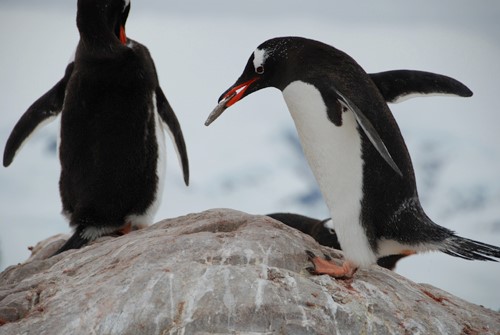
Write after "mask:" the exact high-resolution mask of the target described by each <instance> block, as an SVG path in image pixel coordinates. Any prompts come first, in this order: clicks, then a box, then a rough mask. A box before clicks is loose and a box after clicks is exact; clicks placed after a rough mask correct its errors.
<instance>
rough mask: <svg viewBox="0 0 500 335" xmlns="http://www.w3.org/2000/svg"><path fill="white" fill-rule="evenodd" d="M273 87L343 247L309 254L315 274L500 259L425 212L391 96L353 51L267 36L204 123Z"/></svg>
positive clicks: (341, 274)
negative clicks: (334, 259)
mask: <svg viewBox="0 0 500 335" xmlns="http://www.w3.org/2000/svg"><path fill="white" fill-rule="evenodd" d="M266 87H275V88H277V89H279V90H281V91H282V93H283V97H284V99H285V102H286V104H287V106H288V109H289V111H290V113H291V115H292V118H293V120H294V122H295V126H296V128H297V131H298V135H299V138H300V141H301V144H302V147H303V150H304V153H305V156H306V158H307V160H308V162H309V165H310V167H311V169H312V171H313V173H314V175H315V177H316V180H317V182H318V184H319V186H320V189H321V191H322V194H323V197H324V199H325V202H326V204H327V205H328V207H329V210H330V213H331V215H332V220H333V226H334V228H335V231H336V233H337V236H338V240H339V242H340V245H341V246H342V250H343V251H344V255H345V259H346V260H345V262H344V264H343V265H342V266H337V265H335V264H333V263H331V262H326V261H324V260H323V259H321V258H319V257H311V261H312V262H313V264H314V272H315V273H318V274H329V275H331V276H334V277H351V276H352V275H353V273H354V272H355V270H356V268H358V267H367V266H369V265H371V264H374V263H375V262H376V261H377V259H378V258H381V257H384V256H388V255H394V254H413V253H417V252H425V251H434V250H436V251H442V252H445V253H447V254H450V255H453V256H456V257H461V258H465V259H470V260H472V259H478V260H492V261H494V259H493V258H500V248H498V247H495V246H491V245H488V244H484V243H481V242H476V241H473V240H469V239H465V238H462V237H459V236H457V235H455V234H454V232H452V231H450V230H448V229H446V228H444V227H441V226H439V225H437V224H435V223H434V222H433V221H432V220H431V219H429V218H428V216H427V215H426V214H425V212H424V211H423V209H422V207H421V205H420V201H419V198H418V193H417V189H416V183H415V176H414V172H413V167H412V163H411V159H410V156H409V153H408V150H407V148H406V145H405V142H404V140H403V137H402V135H401V132H400V130H399V127H398V125H397V123H396V121H395V120H394V118H393V116H392V114H391V111H390V109H389V108H388V106H387V103H386V101H385V100H386V99H385V98H384V96H383V95H382V93H381V90H380V89H379V88H377V86H376V84H375V82H374V80H373V79H372V78H371V77H370V76H369V75H368V74H367V73H366V72H365V71H364V70H363V69H362V68H361V67H360V66H359V65H358V64H357V63H356V62H355V61H354V60H353V59H352V58H351V57H350V56H348V55H347V54H345V53H344V52H342V51H340V50H338V49H335V48H334V47H331V46H329V45H327V44H324V43H321V42H318V41H313V40H309V39H305V38H300V37H282V38H274V39H271V40H268V41H266V42H264V43H263V44H261V45H260V46H259V47H258V48H257V49H256V50H255V51H254V52H253V53H252V55H251V56H250V59H249V60H248V63H247V65H246V67H245V69H244V71H243V74H242V75H241V76H240V78H239V79H238V80H237V81H236V83H235V84H234V85H233V86H231V87H230V88H229V89H228V90H227V91H226V92H224V93H223V94H222V96H221V97H220V99H219V105H218V106H217V107H216V108H215V109H214V111H213V112H212V113H211V114H210V116H209V118H208V119H207V121H206V123H205V124H206V125H209V124H210V123H211V122H213V121H214V120H215V119H216V118H217V117H218V116H219V115H220V114H222V112H223V111H224V110H225V109H226V108H228V107H230V106H232V105H233V104H235V103H236V102H238V101H239V100H241V99H242V98H243V97H245V96H247V95H249V94H251V93H253V92H255V91H257V90H260V89H262V88H266ZM403 91H404V89H403ZM424 93H425V92H424Z"/></svg>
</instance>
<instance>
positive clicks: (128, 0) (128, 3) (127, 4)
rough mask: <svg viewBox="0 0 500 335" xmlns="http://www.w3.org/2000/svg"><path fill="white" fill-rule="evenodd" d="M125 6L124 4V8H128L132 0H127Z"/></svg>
mask: <svg viewBox="0 0 500 335" xmlns="http://www.w3.org/2000/svg"><path fill="white" fill-rule="evenodd" d="M124 2H125V6H123V10H125V8H127V6H129V5H130V0H125V1H124Z"/></svg>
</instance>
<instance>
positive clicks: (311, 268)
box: [306, 266, 317, 275]
mask: <svg viewBox="0 0 500 335" xmlns="http://www.w3.org/2000/svg"><path fill="white" fill-rule="evenodd" d="M306 271H307V272H309V273H310V274H312V275H315V274H317V272H316V268H315V267H314V266H309V267H307V268H306Z"/></svg>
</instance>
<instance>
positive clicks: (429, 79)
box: [369, 70, 472, 103]
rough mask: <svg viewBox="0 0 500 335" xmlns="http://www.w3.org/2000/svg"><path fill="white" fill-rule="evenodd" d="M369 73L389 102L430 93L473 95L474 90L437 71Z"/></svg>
mask: <svg viewBox="0 0 500 335" xmlns="http://www.w3.org/2000/svg"><path fill="white" fill-rule="evenodd" d="M369 75H370V77H371V79H372V80H373V82H374V83H375V85H376V86H377V87H378V89H379V91H380V93H381V94H382V96H383V97H384V99H385V101H387V102H389V103H398V102H401V101H404V100H406V99H410V98H412V97H414V96H425V95H429V94H439V95H441V94H442V95H456V96H460V97H470V96H472V91H471V90H470V89H469V88H468V87H467V86H465V85H464V84H462V83H461V82H459V81H458V80H456V79H454V78H451V77H448V76H444V75H441V74H437V73H432V72H426V71H416V70H393V71H385V72H378V73H370V74H369Z"/></svg>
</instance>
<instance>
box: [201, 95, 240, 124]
mask: <svg viewBox="0 0 500 335" xmlns="http://www.w3.org/2000/svg"><path fill="white" fill-rule="evenodd" d="M235 96H236V92H233V93H232V94H230V95H228V96H226V97H225V98H224V99H222V100H221V101H220V102H219V104H218V105H217V106H216V107H215V108H214V110H213V111H212V113H210V115H209V116H208V118H207V121H205V126H209V125H210V124H211V123H212V122H214V121H215V120H216V119H217V118H218V117H219V116H221V114H222V113H223V112H224V111H225V110H226V109H227V108H228V107H229V106H227V105H226V104H227V102H228V101H230V100H231V99H232V98H234V97H235Z"/></svg>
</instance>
